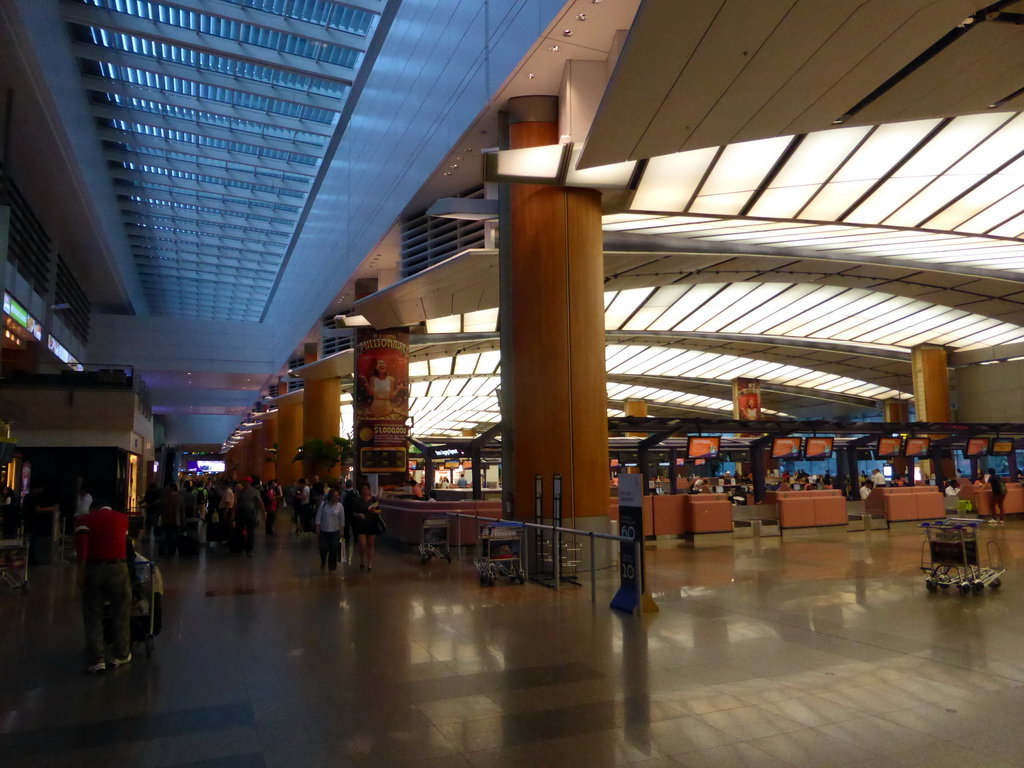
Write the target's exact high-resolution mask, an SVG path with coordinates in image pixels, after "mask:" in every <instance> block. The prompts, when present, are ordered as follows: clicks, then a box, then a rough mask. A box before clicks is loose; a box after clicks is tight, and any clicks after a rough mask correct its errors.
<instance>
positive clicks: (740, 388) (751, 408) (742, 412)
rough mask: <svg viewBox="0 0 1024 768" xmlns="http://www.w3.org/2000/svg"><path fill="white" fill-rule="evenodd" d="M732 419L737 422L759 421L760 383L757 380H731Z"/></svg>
mask: <svg viewBox="0 0 1024 768" xmlns="http://www.w3.org/2000/svg"><path fill="white" fill-rule="evenodd" d="M732 417H733V418H734V419H737V420H739V421H760V420H761V382H760V381H758V380H757V379H733V380H732Z"/></svg>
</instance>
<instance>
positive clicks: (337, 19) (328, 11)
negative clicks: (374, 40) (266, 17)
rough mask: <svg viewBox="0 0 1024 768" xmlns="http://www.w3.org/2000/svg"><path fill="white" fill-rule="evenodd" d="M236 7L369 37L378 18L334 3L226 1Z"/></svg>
mask: <svg viewBox="0 0 1024 768" xmlns="http://www.w3.org/2000/svg"><path fill="white" fill-rule="evenodd" d="M223 2H226V3H231V4H232V5H240V6H243V7H245V8H254V9H256V10H258V11H265V12H266V13H272V14H274V15H276V16H284V17H285V18H288V19H295V20H296V21H307V22H309V23H310V24H316V25H317V26H318V27H327V28H328V29H340V30H342V31H344V32H351V33H352V34H353V35H363V36H364V37H365V36H366V35H369V34H370V32H371V31H372V29H373V25H374V23H375V22H376V20H377V15H376V14H375V13H371V12H370V11H364V10H362V9H361V8H353V7H352V6H350V5H344V4H343V3H335V2H331V1H330V0H223Z"/></svg>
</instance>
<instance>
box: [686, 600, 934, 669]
mask: <svg viewBox="0 0 1024 768" xmlns="http://www.w3.org/2000/svg"><path fill="white" fill-rule="evenodd" d="M687 599H691V600H694V601H695V602H698V603H701V604H703V605H714V603H709V602H706V601H704V600H702V599H700V598H687ZM716 607H718V606H716ZM719 609H720V610H723V611H728V612H730V613H734V614H736V615H738V616H743V617H746V618H748V619H755V620H757V621H763V622H766V623H770V624H778V625H780V626H784V627H791V628H793V629H799V630H807V631H810V632H812V633H813V634H814V635H817V636H822V637H829V638H832V639H835V640H842V641H844V642H848V643H856V644H857V645H863V646H865V647H867V648H877V649H879V650H882V651H885V652H886V653H897V654H900V655H904V656H916V655H917V654H908V653H904V652H903V651H897V650H893V649H891V648H886V647H885V646H880V645H875V644H874V643H868V642H865V641H863V640H855V639H852V638H849V637H843V636H842V635H837V634H833V633H832V632H831V631H824V630H819V629H808V628H807V626H806V625H805V624H797V623H793V622H788V621H782V620H780V619H777V618H767V617H763V616H759V615H757V614H756V613H748V612H745V611H741V610H737V609H735V608H725V607H719ZM893 637H894V638H898V636H897V635H893ZM833 653H834V652H833ZM938 663H942V662H938Z"/></svg>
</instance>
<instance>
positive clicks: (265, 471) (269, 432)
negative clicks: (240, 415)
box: [259, 411, 277, 480]
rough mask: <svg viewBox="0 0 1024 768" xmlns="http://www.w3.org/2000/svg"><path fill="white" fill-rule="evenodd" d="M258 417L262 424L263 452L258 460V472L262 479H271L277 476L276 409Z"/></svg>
mask: <svg viewBox="0 0 1024 768" xmlns="http://www.w3.org/2000/svg"><path fill="white" fill-rule="evenodd" d="M259 418H260V422H262V424H263V454H262V455H261V456H260V460H259V463H260V471H259V474H260V477H261V478H262V479H263V480H273V479H275V478H276V477H277V465H276V461H277V459H276V453H275V451H276V449H277V411H270V412H268V413H264V414H261V415H260V417H259Z"/></svg>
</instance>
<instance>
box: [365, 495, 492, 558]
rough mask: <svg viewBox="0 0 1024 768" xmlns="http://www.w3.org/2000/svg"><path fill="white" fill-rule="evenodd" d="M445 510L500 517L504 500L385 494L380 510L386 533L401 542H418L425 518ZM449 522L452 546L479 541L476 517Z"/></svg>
mask: <svg viewBox="0 0 1024 768" xmlns="http://www.w3.org/2000/svg"><path fill="white" fill-rule="evenodd" d="M445 512H458V513H460V514H463V515H480V517H492V518H494V517H497V518H500V517H501V502H500V501H472V500H469V501H413V500H407V499H391V498H383V499H381V501H380V513H381V516H382V517H383V518H384V522H385V523H387V526H388V530H387V533H385V534H384V535H385V536H386V537H387V538H389V539H393V540H395V541H398V542H401V543H402V544H419V543H420V538H421V536H422V533H423V518H425V517H428V516H430V515H438V514H443V513H445ZM448 525H449V528H448V541H449V543H450V544H451V545H452V546H453V547H454V546H455V545H456V544H457V543H460V542H461V543H462V544H463V545H470V544H475V543H476V539H477V535H478V531H477V522H476V521H475V520H471V519H468V518H462V517H458V518H456V517H450V518H449V519H448ZM460 536H461V538H460Z"/></svg>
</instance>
